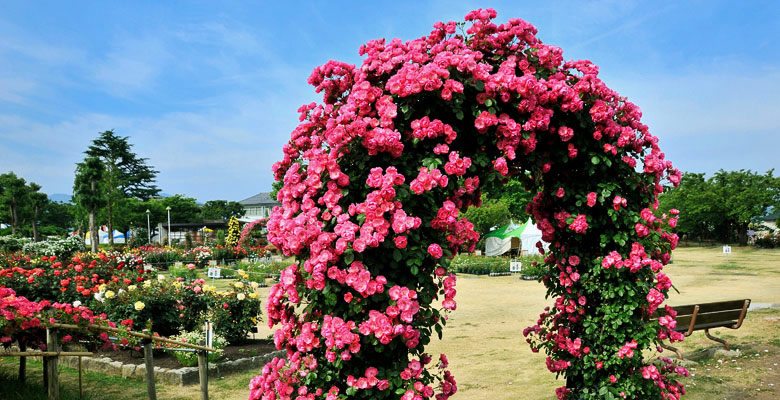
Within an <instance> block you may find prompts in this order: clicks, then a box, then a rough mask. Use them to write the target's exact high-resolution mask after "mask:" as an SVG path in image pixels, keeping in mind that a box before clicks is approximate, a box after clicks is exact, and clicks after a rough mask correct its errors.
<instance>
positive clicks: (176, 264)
mask: <svg viewBox="0 0 780 400" xmlns="http://www.w3.org/2000/svg"><path fill="white" fill-rule="evenodd" d="M173 266H174V267H183V266H184V263H183V262H181V261H176V262H175V263H173Z"/></svg>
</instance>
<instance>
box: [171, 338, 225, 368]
mask: <svg viewBox="0 0 780 400" xmlns="http://www.w3.org/2000/svg"><path fill="white" fill-rule="evenodd" d="M171 339H174V340H180V341H182V342H185V343H192V344H198V341H200V340H203V341H204V342H205V340H206V334H205V333H203V331H195V332H188V331H182V332H181V333H179V334H178V335H174V336H171ZM225 346H227V341H226V340H225V338H223V337H222V336H219V335H217V334H214V336H212V339H211V348H213V349H214V350H217V351H216V352H209V353H208V356H207V357H206V358H207V359H208V361H209V362H214V361H217V360H218V359H219V357H221V356H222V354H223V353H224V350H223V349H224V348H225ZM166 347H175V346H173V345H169V344H166ZM166 351H168V352H169V353H171V354H172V355H173V356H174V357H176V360H178V361H179V364H181V365H182V366H184V367H194V366H197V365H198V353H196V352H192V351H176V350H166Z"/></svg>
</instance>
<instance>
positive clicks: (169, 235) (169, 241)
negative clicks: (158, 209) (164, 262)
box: [165, 206, 171, 247]
mask: <svg viewBox="0 0 780 400" xmlns="http://www.w3.org/2000/svg"><path fill="white" fill-rule="evenodd" d="M165 209H166V210H168V247H170V246H171V207H170V206H168V207H165Z"/></svg>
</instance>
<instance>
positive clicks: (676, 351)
mask: <svg viewBox="0 0 780 400" xmlns="http://www.w3.org/2000/svg"><path fill="white" fill-rule="evenodd" d="M661 347H663V348H665V349H666V350H671V351H673V352H674V353H675V354H677V358H678V359H680V360H682V359H683V354H682V352H681V351H680V350H677V348H676V347H672V346H669V345H665V344H663V343H661Z"/></svg>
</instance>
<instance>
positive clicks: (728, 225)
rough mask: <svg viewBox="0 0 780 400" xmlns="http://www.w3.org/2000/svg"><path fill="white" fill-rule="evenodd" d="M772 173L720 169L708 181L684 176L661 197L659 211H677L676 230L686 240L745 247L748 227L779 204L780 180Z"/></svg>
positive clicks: (694, 175)
mask: <svg viewBox="0 0 780 400" xmlns="http://www.w3.org/2000/svg"><path fill="white" fill-rule="evenodd" d="M773 173H774V170H769V171H767V172H766V173H765V174H763V175H762V174H759V173H756V172H753V171H751V170H739V171H724V170H719V171H718V172H716V173H715V174H714V175H713V176H711V177H709V178H706V177H705V175H704V174H703V173H685V174H683V176H682V179H681V181H680V186H679V187H678V188H676V189H668V190H667V191H666V192H665V193H664V194H662V195H661V196H660V198H659V203H660V207H659V209H660V210H661V211H662V212H668V211H669V210H670V209H678V210H680V218H679V221H678V223H677V226H676V230H677V232H679V233H681V234H685V235H686V236H687V238H689V239H699V240H701V239H715V240H720V241H722V242H726V243H728V242H732V241H738V242H739V243H740V244H742V245H744V244H746V243H747V230H748V225H749V224H750V223H751V222H757V220H758V219H759V218H760V217H762V216H764V215H765V214H766V212H767V210H768V209H769V207H772V206H775V207H777V206H778V205H780V178H777V177H774V176H773Z"/></svg>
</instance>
